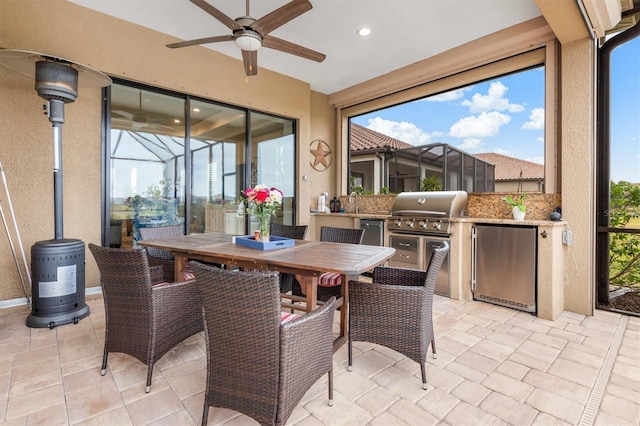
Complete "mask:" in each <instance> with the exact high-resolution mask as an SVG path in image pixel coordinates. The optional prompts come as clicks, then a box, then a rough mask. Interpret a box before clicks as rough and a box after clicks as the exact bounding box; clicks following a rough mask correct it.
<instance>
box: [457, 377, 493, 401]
mask: <svg viewBox="0 0 640 426" xmlns="http://www.w3.org/2000/svg"><path fill="white" fill-rule="evenodd" d="M490 392H491V391H490V390H489V389H487V388H486V387H484V386H482V385H480V384H478V383H475V382H472V381H469V380H465V381H463V382H462V383H460V384H459V385H458V386H456V388H455V389H454V390H453V391H451V395H453V396H455V397H456V398H458V399H459V400H460V401H464V402H466V403H468V404H471V405H473V406H476V407H477V406H478V405H479V404H480V402H482V400H483V399H485V398H486V397H487V395H489V393H490Z"/></svg>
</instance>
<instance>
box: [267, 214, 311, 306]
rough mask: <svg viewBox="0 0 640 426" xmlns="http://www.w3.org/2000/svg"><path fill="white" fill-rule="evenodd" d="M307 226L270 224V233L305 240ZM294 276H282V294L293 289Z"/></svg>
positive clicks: (282, 274)
mask: <svg viewBox="0 0 640 426" xmlns="http://www.w3.org/2000/svg"><path fill="white" fill-rule="evenodd" d="M307 228H309V227H308V226H307V225H282V224H280V223H273V222H271V223H270V224H269V232H270V233H271V235H274V236H276V237H285V238H292V239H294V240H304V237H305V235H307ZM294 279H295V278H294V275H293V274H287V273H281V274H280V293H288V292H290V291H291V289H292V288H293V281H294Z"/></svg>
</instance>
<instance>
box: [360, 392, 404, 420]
mask: <svg viewBox="0 0 640 426" xmlns="http://www.w3.org/2000/svg"><path fill="white" fill-rule="evenodd" d="M397 400H398V395H396V394H395V393H393V392H390V391H388V390H387V389H385V388H383V387H379V386H376V387H375V388H373V389H371V390H370V391H369V392H367V393H365V394H364V395H362V396H361V397H360V398H358V399H356V403H357V404H358V405H359V406H361V407H362V408H364V409H365V410H367V411H368V412H369V413H371V414H372V415H373V416H378V415H380V414H381V413H383V412H385V411H386V410H387V409H388V408H389V407H390V406H391V404H393V403H394V402H396V401H397Z"/></svg>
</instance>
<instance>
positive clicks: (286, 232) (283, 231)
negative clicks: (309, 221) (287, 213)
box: [269, 222, 308, 240]
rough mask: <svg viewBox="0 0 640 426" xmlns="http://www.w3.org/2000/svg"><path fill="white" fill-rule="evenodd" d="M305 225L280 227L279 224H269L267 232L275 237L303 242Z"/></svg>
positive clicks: (305, 232)
mask: <svg viewBox="0 0 640 426" xmlns="http://www.w3.org/2000/svg"><path fill="white" fill-rule="evenodd" d="M307 228H308V226H307V225H282V224H280V223H273V222H271V223H270V224H269V232H270V233H271V235H274V236H276V237H285V238H292V239H294V240H304V236H305V235H306V234H307Z"/></svg>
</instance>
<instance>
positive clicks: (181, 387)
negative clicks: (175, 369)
mask: <svg viewBox="0 0 640 426" xmlns="http://www.w3.org/2000/svg"><path fill="white" fill-rule="evenodd" d="M168 382H169V386H171V388H172V389H173V391H174V392H175V393H176V395H177V396H178V398H180V399H181V400H182V399H186V398H188V397H190V396H193V395H196V394H198V393H200V392H204V389H205V385H206V382H207V376H206V374H203V372H202V371H194V372H193V373H189V374H186V375H184V376H180V377H176V378H174V379H171V380H169V381H168Z"/></svg>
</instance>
